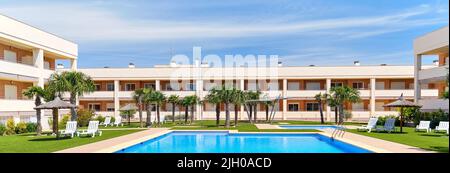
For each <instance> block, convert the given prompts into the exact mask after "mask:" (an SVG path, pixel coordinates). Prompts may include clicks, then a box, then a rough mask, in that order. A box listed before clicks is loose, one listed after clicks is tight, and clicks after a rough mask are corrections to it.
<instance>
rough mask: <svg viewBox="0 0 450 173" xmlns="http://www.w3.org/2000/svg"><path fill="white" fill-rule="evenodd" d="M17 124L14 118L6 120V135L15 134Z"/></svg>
mask: <svg viewBox="0 0 450 173" xmlns="http://www.w3.org/2000/svg"><path fill="white" fill-rule="evenodd" d="M15 128H16V125H15V124H14V120H13V119H12V118H10V119H8V120H6V131H5V134H6V135H13V134H15V133H16V131H15Z"/></svg>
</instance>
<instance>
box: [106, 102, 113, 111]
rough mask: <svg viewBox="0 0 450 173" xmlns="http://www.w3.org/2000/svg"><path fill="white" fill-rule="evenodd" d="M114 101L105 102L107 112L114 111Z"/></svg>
mask: <svg viewBox="0 0 450 173" xmlns="http://www.w3.org/2000/svg"><path fill="white" fill-rule="evenodd" d="M114 110H115V109H114V103H108V104H106V111H108V112H114Z"/></svg>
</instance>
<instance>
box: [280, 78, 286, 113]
mask: <svg viewBox="0 0 450 173" xmlns="http://www.w3.org/2000/svg"><path fill="white" fill-rule="evenodd" d="M285 98H287V79H283V113H282V114H281V117H282V119H283V120H286V114H287V99H285Z"/></svg>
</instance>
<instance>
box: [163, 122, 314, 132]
mask: <svg viewBox="0 0 450 173" xmlns="http://www.w3.org/2000/svg"><path fill="white" fill-rule="evenodd" d="M224 124H225V121H220V126H219V127H217V125H216V121H214V120H203V121H195V122H194V123H192V124H189V125H183V124H172V122H169V123H166V124H164V125H162V127H171V129H173V130H238V131H239V132H319V131H318V130H314V129H258V128H257V127H256V126H255V125H254V124H250V123H248V122H245V121H239V122H238V125H237V127H234V126H233V125H234V122H232V123H231V127H230V128H228V129H227V128H225V126H224Z"/></svg>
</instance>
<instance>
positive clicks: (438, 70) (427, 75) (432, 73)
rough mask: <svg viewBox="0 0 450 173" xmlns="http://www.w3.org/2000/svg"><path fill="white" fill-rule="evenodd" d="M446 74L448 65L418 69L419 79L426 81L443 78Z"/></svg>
mask: <svg viewBox="0 0 450 173" xmlns="http://www.w3.org/2000/svg"><path fill="white" fill-rule="evenodd" d="M447 74H448V66H441V67H434V68H429V69H424V70H420V72H419V80H426V81H427V82H432V81H440V80H445V79H446V77H447Z"/></svg>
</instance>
